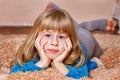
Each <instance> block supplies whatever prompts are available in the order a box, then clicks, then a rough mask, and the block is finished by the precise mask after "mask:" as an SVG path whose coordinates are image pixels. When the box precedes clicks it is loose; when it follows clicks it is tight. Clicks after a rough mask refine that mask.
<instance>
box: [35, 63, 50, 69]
mask: <svg viewBox="0 0 120 80" xmlns="http://www.w3.org/2000/svg"><path fill="white" fill-rule="evenodd" d="M35 65H36V66H38V67H40V68H47V67H48V66H49V63H43V62H41V61H39V62H37V63H36V64H35Z"/></svg>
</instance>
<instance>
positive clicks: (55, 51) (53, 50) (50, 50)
mask: <svg viewBox="0 0 120 80" xmlns="http://www.w3.org/2000/svg"><path fill="white" fill-rule="evenodd" d="M58 51H59V50H56V49H48V52H51V53H57V52H58Z"/></svg>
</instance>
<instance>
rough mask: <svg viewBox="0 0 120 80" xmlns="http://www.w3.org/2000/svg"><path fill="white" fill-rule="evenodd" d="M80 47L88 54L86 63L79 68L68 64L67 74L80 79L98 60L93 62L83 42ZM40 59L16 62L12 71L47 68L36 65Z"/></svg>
mask: <svg viewBox="0 0 120 80" xmlns="http://www.w3.org/2000/svg"><path fill="white" fill-rule="evenodd" d="M80 47H81V49H82V52H83V53H84V54H85V55H86V61H85V63H84V64H83V65H82V66H81V67H79V68H75V67H73V66H71V65H66V67H67V68H68V70H69V72H68V73H67V74H66V76H68V77H72V78H74V79H80V78H82V77H88V76H89V71H90V70H93V69H95V68H96V67H97V64H96V62H93V61H91V60H90V59H89V56H88V53H87V51H86V49H85V47H84V45H83V44H82V43H80ZM79 60H80V59H78V60H77V61H76V62H75V64H77V63H78V62H79ZM38 61H39V59H34V60H31V61H29V62H27V63H25V64H24V65H22V66H20V65H19V63H18V62H16V63H15V64H14V66H13V68H12V69H11V71H10V73H16V72H26V71H30V72H34V71H35V70H38V71H41V70H45V69H46V68H40V67H38V66H36V65H35V63H37V62H38Z"/></svg>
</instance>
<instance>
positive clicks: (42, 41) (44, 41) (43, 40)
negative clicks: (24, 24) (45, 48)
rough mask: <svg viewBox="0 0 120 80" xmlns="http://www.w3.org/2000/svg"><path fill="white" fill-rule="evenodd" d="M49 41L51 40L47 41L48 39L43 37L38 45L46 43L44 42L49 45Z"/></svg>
mask: <svg viewBox="0 0 120 80" xmlns="http://www.w3.org/2000/svg"><path fill="white" fill-rule="evenodd" d="M50 40H51V39H49V38H46V37H43V38H42V39H41V42H40V43H46V42H48V43H49V42H50Z"/></svg>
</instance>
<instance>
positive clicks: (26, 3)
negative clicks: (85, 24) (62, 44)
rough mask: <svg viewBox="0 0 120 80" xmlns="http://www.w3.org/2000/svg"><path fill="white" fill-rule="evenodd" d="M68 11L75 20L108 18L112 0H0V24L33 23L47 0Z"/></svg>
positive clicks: (17, 24)
mask: <svg viewBox="0 0 120 80" xmlns="http://www.w3.org/2000/svg"><path fill="white" fill-rule="evenodd" d="M50 1H51V2H53V3H55V4H57V5H58V6H60V7H61V8H63V9H65V10H66V11H68V12H69V14H70V15H71V16H72V17H73V18H74V19H75V20H76V21H77V22H82V21H87V20H93V19H101V18H110V17H111V12H112V9H113V3H114V0H0V25H1V26H2V25H3V26H4V25H5V26H6V25H7V26H9V25H10V26H19V25H20V26H21V25H24V26H25V25H33V23H34V21H35V19H36V18H37V16H38V15H39V14H40V13H41V12H42V11H44V9H45V6H46V5H47V3H48V2H50Z"/></svg>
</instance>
